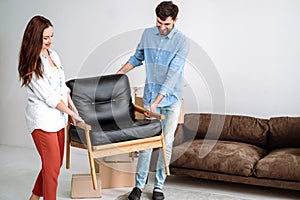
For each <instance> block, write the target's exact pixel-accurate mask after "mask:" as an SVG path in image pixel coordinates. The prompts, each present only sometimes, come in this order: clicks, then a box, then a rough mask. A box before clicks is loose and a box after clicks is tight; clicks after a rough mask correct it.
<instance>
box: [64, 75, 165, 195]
mask: <svg viewBox="0 0 300 200" xmlns="http://www.w3.org/2000/svg"><path fill="white" fill-rule="evenodd" d="M67 86H68V87H69V88H70V89H71V96H72V99H73V102H74V104H75V106H76V108H77V110H78V112H79V115H80V116H81V117H82V118H83V120H84V122H79V123H77V125H76V127H75V126H73V125H72V124H70V123H69V125H68V127H67V146H66V151H67V152H66V159H67V160H66V168H67V169H69V168H70V150H71V146H72V147H77V148H82V149H86V150H87V151H88V157H89V164H90V171H91V176H92V182H93V187H94V189H95V190H96V189H98V185H97V180H96V169H95V164H94V159H98V158H103V157H106V156H112V155H117V154H123V153H127V152H128V153H130V152H136V151H139V150H145V149H149V148H161V149H162V153H163V154H162V155H163V158H164V164H165V171H166V174H167V175H169V174H170V172H169V167H168V164H167V158H166V151H165V143H164V136H163V132H162V125H161V120H163V118H164V116H163V115H160V114H157V113H151V112H150V111H147V110H145V109H144V108H142V107H140V106H137V105H134V104H133V103H132V98H131V90H130V85H129V81H128V77H127V76H126V75H125V74H113V75H104V76H97V77H88V78H79V79H73V80H69V81H67ZM136 112H139V113H144V112H148V113H149V114H150V116H151V117H152V118H151V119H135V113H136ZM70 121H71V120H69V122H70ZM100 176H101V174H100Z"/></svg>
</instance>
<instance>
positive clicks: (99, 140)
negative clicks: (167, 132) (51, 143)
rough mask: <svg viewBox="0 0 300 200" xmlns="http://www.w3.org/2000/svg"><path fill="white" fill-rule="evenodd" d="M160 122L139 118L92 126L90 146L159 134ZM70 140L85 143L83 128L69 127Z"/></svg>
mask: <svg viewBox="0 0 300 200" xmlns="http://www.w3.org/2000/svg"><path fill="white" fill-rule="evenodd" d="M161 131H162V129H161V122H160V121H159V120H158V119H151V120H149V119H139V120H134V121H132V122H131V123H130V122H126V123H124V124H108V125H101V126H100V125H98V126H93V127H92V130H91V131H90V137H91V143H92V146H98V145H103V144H109V143H116V142H123V141H129V140H135V139H142V138H148V137H152V136H158V135H160V134H161ZM70 136H71V141H74V142H78V143H82V144H86V138H85V133H84V130H82V129H80V128H76V127H74V126H71V127H70Z"/></svg>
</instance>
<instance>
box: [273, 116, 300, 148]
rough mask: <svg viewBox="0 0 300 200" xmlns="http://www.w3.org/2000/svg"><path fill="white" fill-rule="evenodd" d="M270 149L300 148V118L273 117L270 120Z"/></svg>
mask: <svg viewBox="0 0 300 200" xmlns="http://www.w3.org/2000/svg"><path fill="white" fill-rule="evenodd" d="M269 126H270V136H269V149H270V150H273V149H277V148H285V147H298V148H299V147H300V117H273V118H271V119H270V120H269Z"/></svg>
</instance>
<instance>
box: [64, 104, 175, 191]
mask: <svg viewBox="0 0 300 200" xmlns="http://www.w3.org/2000/svg"><path fill="white" fill-rule="evenodd" d="M134 109H135V112H138V113H142V114H144V113H145V112H147V113H148V114H149V115H150V117H155V118H157V119H159V120H163V119H164V115H161V114H158V113H153V112H150V111H148V110H146V109H144V108H143V107H141V106H138V105H135V104H134ZM76 127H78V128H81V129H83V130H84V131H85V137H86V141H87V144H86V145H85V144H81V143H78V142H74V141H71V138H70V135H69V134H70V120H69V123H68V126H67V138H66V143H67V144H66V168H67V169H69V168H70V156H71V155H70V153H71V146H72V147H76V148H81V149H86V150H87V151H88V158H89V164H90V173H91V177H92V182H93V188H94V189H95V190H97V189H98V184H97V179H96V169H95V163H94V162H95V161H94V159H98V158H103V157H106V156H113V155H117V154H123V153H130V152H136V151H140V150H146V149H151V148H162V155H163V159H164V165H165V171H166V174H167V175H170V171H169V166H168V162H167V154H166V148H165V142H164V134H163V132H162V133H161V134H160V135H159V136H153V137H149V138H144V139H135V140H130V141H125V142H117V143H111V144H104V145H99V146H92V144H91V139H90V131H91V130H92V127H91V126H90V125H89V124H86V123H83V122H78V123H77V124H76Z"/></svg>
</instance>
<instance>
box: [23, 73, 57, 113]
mask: <svg viewBox="0 0 300 200" xmlns="http://www.w3.org/2000/svg"><path fill="white" fill-rule="evenodd" d="M28 86H29V88H30V89H31V90H32V91H33V93H34V94H35V95H36V97H37V98H38V99H39V100H40V101H43V102H45V103H46V104H47V105H49V106H50V107H52V108H55V107H56V106H57V104H58V103H59V102H60V101H61V95H60V94H58V93H57V92H55V91H54V90H53V88H52V87H51V86H50V83H49V81H48V80H47V78H46V77H43V78H41V77H40V78H37V77H36V75H33V76H32V79H31V82H30V84H29V85H28Z"/></svg>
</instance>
